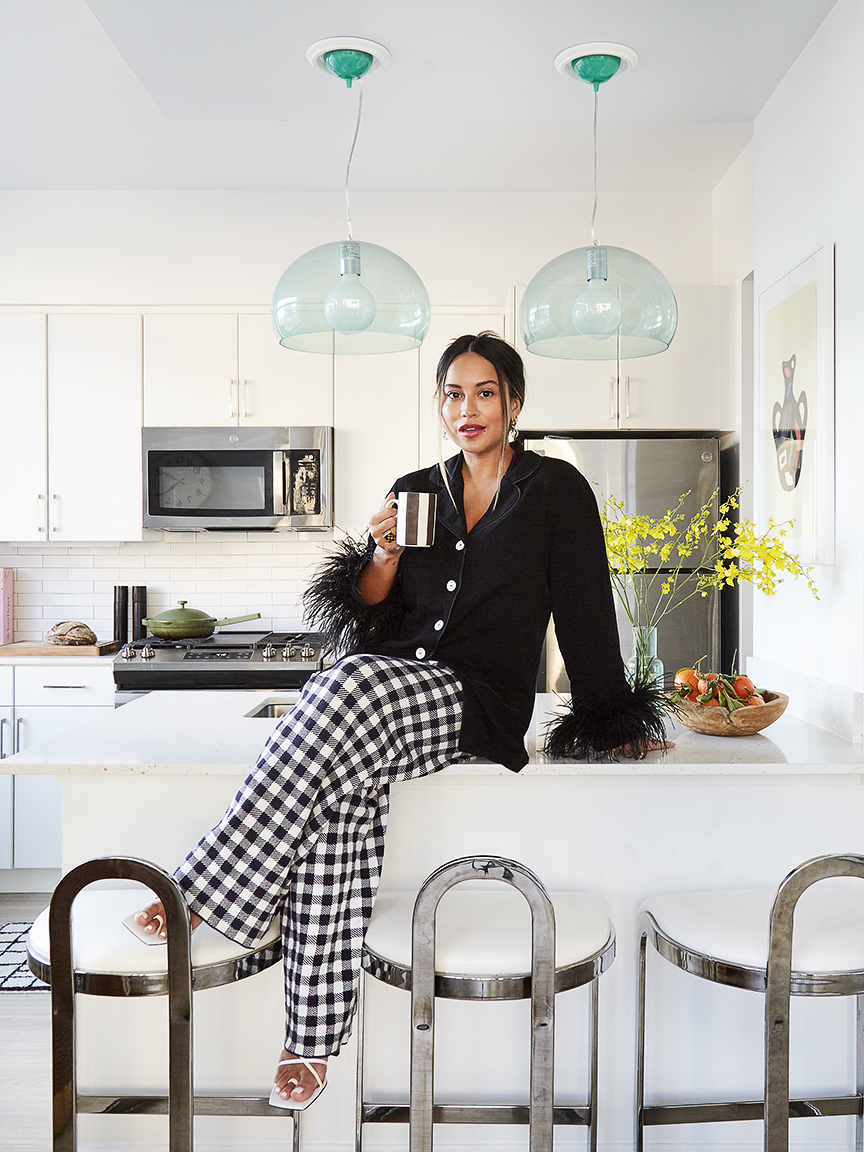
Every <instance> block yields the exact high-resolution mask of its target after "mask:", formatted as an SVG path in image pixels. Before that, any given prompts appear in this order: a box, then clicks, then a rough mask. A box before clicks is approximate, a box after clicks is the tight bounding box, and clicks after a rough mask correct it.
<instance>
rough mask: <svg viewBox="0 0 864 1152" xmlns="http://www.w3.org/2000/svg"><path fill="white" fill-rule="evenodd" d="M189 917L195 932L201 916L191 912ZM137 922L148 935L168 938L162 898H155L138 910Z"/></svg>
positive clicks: (136, 914) (163, 938) (162, 938)
mask: <svg viewBox="0 0 864 1152" xmlns="http://www.w3.org/2000/svg"><path fill="white" fill-rule="evenodd" d="M189 919H190V920H191V922H192V931H193V932H194V931H195V929H196V928H197V927H198V925H199V924H200V923H201V917H200V916H196V915H195V913H194V912H190V913H189ZM135 923H136V924H140V925H141V927H142V928H143V929H144V931H145V932H146V933H148V935H153V936H158V938H159V939H160V940H167V939H168V929H167V928H166V927H165V923H166V920H165V909H164V908H163V907H162V902H161V901H160V900H154V901H153V903H152V904H148V905H147V907H146V908H142V909H141V911H140V912H136V913H135Z"/></svg>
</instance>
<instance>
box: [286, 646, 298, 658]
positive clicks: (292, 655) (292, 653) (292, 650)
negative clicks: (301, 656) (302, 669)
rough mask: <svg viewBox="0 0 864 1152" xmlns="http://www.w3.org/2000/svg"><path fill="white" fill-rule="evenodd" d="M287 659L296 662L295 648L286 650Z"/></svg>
mask: <svg viewBox="0 0 864 1152" xmlns="http://www.w3.org/2000/svg"><path fill="white" fill-rule="evenodd" d="M288 659H289V660H296V659H297V649H296V648H289V649H288Z"/></svg>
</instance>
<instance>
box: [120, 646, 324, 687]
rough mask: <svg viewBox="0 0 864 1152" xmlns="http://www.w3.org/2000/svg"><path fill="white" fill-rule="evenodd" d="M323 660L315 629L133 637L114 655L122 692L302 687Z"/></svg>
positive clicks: (321, 664) (319, 667)
mask: <svg viewBox="0 0 864 1152" xmlns="http://www.w3.org/2000/svg"><path fill="white" fill-rule="evenodd" d="M322 666H323V662H322V654H321V637H320V636H319V635H318V634H317V633H316V632H214V633H213V635H212V636H208V637H207V638H206V639H204V640H159V639H157V638H156V637H155V636H148V637H147V638H146V639H145V640H133V641H132V643H130V644H127V645H125V646H124V647H123V648H121V649H120V651H119V652H118V654H117V655H116V656H115V657H114V686H115V690H116V691H117V692H118V693H123V692H150V691H153V690H158V689H161V690H163V691H165V690H172V691H173V690H176V689H183V688H264V689H269V688H300V687H302V686H303V685H304V684H305V683H306V681H307V680H308V679H309V677H310V676H312V675H314V674H315V673H316V672H318V671H320V669H321V668H322Z"/></svg>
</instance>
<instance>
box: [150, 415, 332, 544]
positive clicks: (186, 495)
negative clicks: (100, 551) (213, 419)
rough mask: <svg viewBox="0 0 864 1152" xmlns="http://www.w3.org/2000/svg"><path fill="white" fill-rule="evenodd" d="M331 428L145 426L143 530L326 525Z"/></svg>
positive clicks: (328, 521)
mask: <svg viewBox="0 0 864 1152" xmlns="http://www.w3.org/2000/svg"><path fill="white" fill-rule="evenodd" d="M332 446H333V429H332V428H236V427H235V428H145V429H144V431H143V458H144V527H145V528H163V529H168V530H169V531H171V530H173V531H176V532H188V531H189V530H190V529H201V528H214V529H216V528H218V529H220V530H223V531H224V530H225V529H247V530H255V531H260V530H262V529H264V530H274V529H277V530H279V529H281V530H285V529H295V530H308V529H312V530H321V529H326V528H331V527H332V526H333V447H332Z"/></svg>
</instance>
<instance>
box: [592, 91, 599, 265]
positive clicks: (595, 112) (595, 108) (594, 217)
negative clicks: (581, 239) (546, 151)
mask: <svg viewBox="0 0 864 1152" xmlns="http://www.w3.org/2000/svg"><path fill="white" fill-rule="evenodd" d="M599 102H600V89H599V87H595V89H594V211H593V212H592V213H591V243H592V244H595V245H596V243H597V238H596V236H595V235H594V221H595V220H596V219H597V106H598V104H599Z"/></svg>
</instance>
